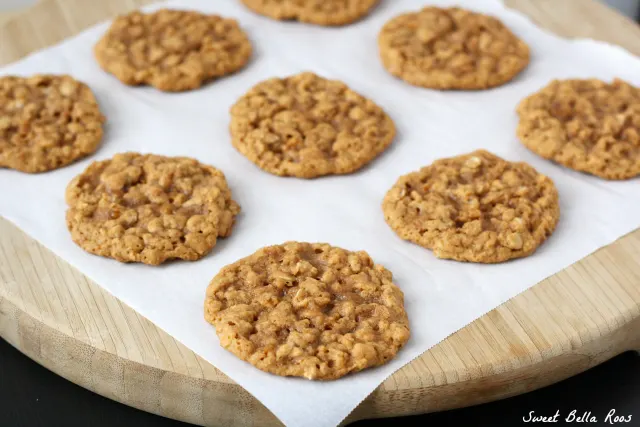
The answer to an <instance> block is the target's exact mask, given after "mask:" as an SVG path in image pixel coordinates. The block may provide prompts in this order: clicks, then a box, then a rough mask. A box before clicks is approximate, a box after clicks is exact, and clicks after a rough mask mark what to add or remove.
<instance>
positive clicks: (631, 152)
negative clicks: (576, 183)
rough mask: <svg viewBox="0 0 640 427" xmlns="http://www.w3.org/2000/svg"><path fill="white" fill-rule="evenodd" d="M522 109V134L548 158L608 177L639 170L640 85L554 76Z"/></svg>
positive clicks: (528, 144)
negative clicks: (557, 78) (637, 86)
mask: <svg viewBox="0 0 640 427" xmlns="http://www.w3.org/2000/svg"><path fill="white" fill-rule="evenodd" d="M517 111H518V115H519V116H520V123H519V125H518V137H519V138H520V140H521V141H522V143H523V144H524V145H525V146H526V147H527V148H529V149H530V150H531V151H533V152H534V153H536V154H538V155H540V156H542V157H544V158H545V159H550V160H553V161H554V162H556V163H559V164H561V165H563V166H566V167H568V168H571V169H574V170H577V171H581V172H586V173H589V174H592V175H595V176H598V177H601V178H605V179H611V180H614V179H615V180H620V179H629V178H633V177H635V176H638V175H640V89H638V88H636V87H634V86H631V85H630V84H629V83H626V82H624V81H622V80H620V79H615V80H614V81H613V82H612V83H605V82H603V81H600V80H596V79H589V80H554V81H552V82H551V83H550V84H549V85H547V86H546V87H545V88H543V89H542V90H540V91H539V92H537V93H535V94H533V95H531V96H529V97H527V98H525V99H524V100H523V101H522V102H521V103H520V105H519V106H518V110H517Z"/></svg>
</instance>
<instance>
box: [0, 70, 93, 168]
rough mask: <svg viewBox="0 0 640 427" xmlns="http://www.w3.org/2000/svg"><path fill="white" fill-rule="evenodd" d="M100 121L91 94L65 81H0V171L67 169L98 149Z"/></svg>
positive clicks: (58, 78) (10, 78)
mask: <svg viewBox="0 0 640 427" xmlns="http://www.w3.org/2000/svg"><path fill="white" fill-rule="evenodd" d="M104 121H105V118H104V116H103V115H102V113H101V112H100V109H99V107H98V103H97V101H96V98H95V96H94V95H93V93H92V92H91V89H89V87H88V86H87V85H85V84H84V83H81V82H79V81H77V80H75V79H73V78H72V77H70V76H66V75H35V76H32V77H27V78H23V77H15V76H7V77H0V167H7V168H11V169H16V170H19V171H21V172H28V173H39V172H46V171H50V170H53V169H57V168H60V167H63V166H66V165H68V164H70V163H72V162H74V161H76V160H79V159H81V158H83V157H86V156H88V155H90V154H92V153H94V152H95V151H96V150H97V149H98V146H99V145H100V142H101V140H102V134H103V130H102V126H103V123H104Z"/></svg>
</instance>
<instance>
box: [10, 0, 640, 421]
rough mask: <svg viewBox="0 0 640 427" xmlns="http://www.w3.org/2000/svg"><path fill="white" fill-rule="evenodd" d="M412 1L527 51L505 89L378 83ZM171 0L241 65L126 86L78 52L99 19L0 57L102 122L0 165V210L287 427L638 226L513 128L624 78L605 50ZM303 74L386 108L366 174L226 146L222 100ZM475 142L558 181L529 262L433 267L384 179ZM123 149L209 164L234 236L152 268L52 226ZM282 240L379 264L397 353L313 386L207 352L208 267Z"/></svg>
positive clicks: (608, 191) (634, 215) (328, 413)
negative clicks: (240, 56) (571, 85)
mask: <svg viewBox="0 0 640 427" xmlns="http://www.w3.org/2000/svg"><path fill="white" fill-rule="evenodd" d="M425 3H430V4H436V5H452V4H454V3H456V4H458V5H463V6H465V7H467V8H470V9H474V10H478V11H482V12H486V13H490V14H493V15H495V16H497V17H499V18H501V19H502V20H503V21H504V22H505V23H506V24H507V25H508V26H509V27H511V28H512V30H513V31H514V32H515V33H516V34H517V35H519V36H520V37H522V39H524V40H525V41H526V42H527V43H528V44H529V45H530V46H531V51H532V59H531V65H530V66H529V68H527V70H526V71H525V72H524V73H523V74H522V75H521V76H519V77H518V78H517V79H516V80H514V81H513V82H512V83H510V84H507V85H506V86H503V87H500V88H497V89H493V90H487V91H481V92H437V91H432V90H425V89H419V88H415V87H412V86H410V85H408V84H406V83H404V82H402V81H400V80H398V79H396V78H394V77H392V76H390V75H389V74H388V73H387V72H386V71H385V70H384V69H383V67H382V65H381V63H380V61H379V59H378V51H377V44H376V37H377V34H378V32H379V30H380V28H381V27H382V25H383V24H384V23H385V22H386V21H387V20H388V19H390V18H391V17H393V16H395V15H397V14H398V13H401V12H404V11H411V10H416V9H418V8H420V7H421V6H422V5H424V4H425ZM169 4H170V5H171V7H177V8H188V9H197V10H200V11H203V12H209V13H218V14H221V15H225V16H229V17H235V18H237V19H238V20H239V21H240V23H241V24H242V26H243V28H244V29H245V30H246V31H247V32H248V33H249V35H250V38H251V40H252V42H253V44H254V47H255V55H254V57H253V60H252V62H251V63H250V64H249V66H248V67H247V68H246V69H245V70H243V71H242V72H240V73H238V74H236V75H233V76H231V77H228V78H225V79H222V80H219V81H217V82H214V83H213V84H210V85H208V86H206V87H205V88H203V89H202V90H197V91H193V92H185V93H180V94H166V93H161V92H159V91H156V90H154V89H152V88H130V87H126V86H124V85H122V84H121V83H120V82H119V81H117V80H116V79H115V78H114V77H112V76H110V75H108V74H106V73H105V72H103V71H102V70H101V69H100V68H99V67H98V65H97V64H96V63H95V62H94V60H93V56H92V47H93V45H94V43H95V42H96V41H97V39H98V38H99V37H100V36H101V34H102V33H103V32H104V31H105V30H106V28H107V24H102V25H99V26H97V27H95V28H92V29H90V30H88V31H85V32H84V33H82V34H81V35H79V36H77V37H75V38H73V39H70V40H67V41H65V42H63V43H62V44H60V45H58V46H55V47H53V48H50V49H48V50H46V51H43V52H39V53H36V54H34V55H32V56H30V57H28V58H26V59H24V60H22V61H20V62H18V63H15V64H13V65H10V66H7V67H4V68H2V69H1V70H0V74H2V75H6V74H18V75H28V74H31V73H36V72H40V73H42V72H46V73H70V74H72V75H73V76H75V77H76V78H78V79H80V80H82V81H84V82H86V83H87V84H89V86H90V87H91V88H92V89H93V90H94V91H95V93H96V95H97V97H98V101H99V103H100V106H101V108H102V110H103V112H104V113H105V115H106V116H107V118H108V124H107V128H106V135H105V138H104V143H103V144H102V147H101V148H100V150H99V151H98V152H97V153H96V154H95V155H93V156H92V157H91V158H89V159H86V160H84V161H81V162H79V163H76V164H74V165H73V166H70V167H67V168H64V169H61V170H58V171H55V172H51V173H47V174H44V175H26V174H22V173H18V172H14V171H10V170H0V194H1V195H2V197H0V214H1V215H2V216H4V217H5V218H7V219H9V220H10V221H12V222H13V223H15V224H17V225H18V226H19V227H20V228H21V229H23V230H24V231H25V232H27V233H28V234H29V235H31V236H32V237H34V238H35V239H37V240H38V241H40V242H41V243H43V244H44V245H45V246H47V247H48V248H50V249H51V250H53V251H54V252H55V253H56V254H57V255H59V256H61V257H62V258H64V259H65V260H67V261H68V262H69V263H71V264H72V265H73V266H75V267H76V268H78V270H80V271H81V272H83V273H84V274H85V275H87V276H88V277H90V278H91V279H93V280H95V281H96V282H97V283H98V284H100V285H101V286H103V287H104V288H105V289H106V290H107V291H109V292H110V293H112V294H113V295H115V296H116V297H118V298H119V299H120V300H122V301H123V302H125V303H126V304H128V305H129V306H131V307H132V308H134V309H135V310H137V311H138V312H139V313H140V314H142V315H143V316H145V317H147V318H148V319H150V320H151V321H152V322H154V323H155V324H156V325H158V326H159V327H160V328H162V329H164V330H165V331H167V332H168V333H169V334H171V335H172V336H174V337H175V338H176V339H178V340H179V341H181V342H182V343H184V344H185V345H186V346H188V347H189V348H191V349H193V350H194V351H195V352H196V353H198V354H200V355H201V356H202V357H204V358H205V359H206V360H208V361H209V362H211V363H212V364H213V365H215V366H216V367H217V368H219V369H220V370H222V371H223V372H224V373H225V374H227V375H228V376H229V377H231V378H232V379H233V380H234V381H236V382H237V383H239V384H240V385H242V386H243V387H244V388H246V389H247V390H248V391H249V392H250V393H252V394H253V395H254V396H255V397H256V398H258V399H259V400H260V401H262V403H263V404H264V405H266V406H267V407H268V408H269V409H270V410H271V411H273V413H274V414H275V415H276V416H277V417H278V418H280V419H281V420H282V421H283V422H284V423H285V424H287V425H290V426H314V427H315V426H318V427H321V426H322V427H324V426H327V427H332V426H335V425H337V424H338V423H339V422H340V421H341V420H342V419H343V418H345V417H346V416H347V415H348V414H349V413H350V411H351V410H353V409H354V408H355V407H356V406H357V405H358V403H359V402H360V401H362V400H363V399H364V398H365V397H366V396H367V395H368V394H369V393H370V392H372V391H373V390H374V389H375V388H376V387H377V386H378V385H379V384H380V383H381V382H382V381H383V380H384V379H385V378H386V377H388V376H389V375H390V374H392V373H393V372H394V371H395V370H397V369H399V368H400V367H402V366H403V365H404V364H406V363H407V362H409V361H411V360H412V359H413V358H415V357H417V356H418V355H420V354H421V353H423V352H424V351H425V350H427V349H428V348H430V347H432V346H433V345H435V344H437V343H438V342H439V341H441V340H443V339H444V338H446V337H447V336H448V335H450V334H452V333H453V332H455V331H457V330H458V329H460V328H462V327H463V326H465V325H467V324H468V323H470V322H472V321H473V320H475V319H476V318H478V317H480V316H481V315H483V314H485V313H486V312H488V311H490V310H491V309H493V308H495V307H496V306H498V305H500V304H501V303H503V302H505V301H506V300H508V299H510V298H512V297H513V296H515V295H517V294H519V293H520V292H522V291H524V290H526V289H527V288H529V287H530V286H532V285H534V284H536V283H538V282H539V281H541V280H542V279H544V278H546V277H548V276H550V275H552V274H554V273H556V272H558V271H559V270H561V269H563V268H564V267H567V266H569V265H570V264H572V263H574V262H576V261H578V260H579V259H581V258H583V257H584V256H586V255H588V254H589V253H591V252H593V251H594V250H596V249H598V248H600V247H602V246H604V245H606V244H608V243H610V242H612V241H614V240H615V239H616V238H618V237H620V236H622V235H624V234H626V233H628V232H630V231H632V230H633V229H635V228H637V227H638V226H640V180H639V179H634V180H630V181H626V182H606V181H603V180H600V179H598V178H594V177H590V176H587V175H584V174H580V173H576V172H572V171H569V170H566V169H563V168H561V167H559V166H556V165H554V164H552V163H550V162H547V161H545V160H542V159H541V158H539V157H537V156H535V155H533V154H532V153H530V152H529V151H528V150H527V149H525V148H524V147H523V146H522V145H521V144H520V143H519V142H518V141H517V139H516V137H515V129H516V125H517V117H516V114H515V112H514V109H515V106H516V104H517V103H518V101H519V100H520V99H521V98H523V97H524V96H526V95H528V94H530V93H532V92H534V91H536V90H537V89H538V88H540V87H542V86H544V85H546V83H547V82H548V81H549V80H550V79H552V78H568V77H585V78H586V77H599V78H603V79H607V80H608V79H611V78H613V77H615V76H618V77H621V78H623V79H626V80H628V81H630V82H633V83H634V84H636V85H640V60H638V59H637V58H635V57H633V56H632V55H630V54H628V53H627V52H626V51H624V50H623V49H621V48H618V47H614V46H610V45H606V44H604V43H598V42H594V41H585V40H580V41H568V40H564V39H560V38H558V37H555V36H553V35H550V34H548V33H546V32H544V31H543V30H541V29H539V28H537V27H536V26H534V25H533V24H532V23H531V22H530V21H529V20H528V19H527V18H525V17H524V16H522V15H520V14H518V13H515V12H513V11H510V10H507V9H505V8H504V6H503V5H502V4H501V3H500V2H498V1H497V0H467V1H458V2H453V1H446V0H437V1H436V0H431V1H429V2H425V1H421V0H386V1H382V4H381V5H380V7H378V8H376V9H375V11H374V12H373V13H372V14H371V16H369V17H368V18H367V19H365V20H363V21H361V22H359V23H357V24H354V25H351V26H347V27H344V28H322V27H317V26H311V25H304V24H298V23H281V22H275V21H272V20H269V19H267V18H264V17H261V16H258V15H255V14H252V13H250V12H249V11H247V10H246V9H244V8H243V7H242V6H241V5H240V2H239V1H232V0H224V1H222V0H219V1H211V0H185V1H175V2H172V3H169ZM157 7H159V6H158V5H155V6H154V7H152V8H150V9H154V8H157ZM304 70H310V71H314V72H316V73H318V74H321V75H323V76H325V77H329V78H336V79H340V80H343V81H344V82H346V83H347V84H348V85H350V86H351V87H352V88H353V89H354V90H357V91H359V92H360V93H362V94H363V95H365V96H367V97H370V98H372V99H373V100H374V101H375V102H377V103H378V104H379V105H381V106H382V107H383V108H384V109H385V110H386V111H387V112H388V113H389V114H390V116H391V117H392V118H393V120H394V121H395V123H396V125H397V128H398V136H397V138H396V140H395V142H394V144H393V146H392V147H391V148H390V149H389V150H388V151H387V152H386V153H384V154H383V155H382V156H381V157H380V158H379V159H377V160H376V161H374V162H373V163H372V164H371V165H370V167H367V168H366V169H364V170H362V171H361V172H359V173H356V174H353V175H350V176H341V177H328V178H320V179H316V180H312V181H306V180H298V179H293V178H278V177H275V176H272V175H270V174H267V173H265V172H262V171H261V170H260V169H258V168H257V167H255V166H254V165H253V164H252V163H250V162H249V161H248V160H246V159H245V158H244V157H243V156H242V155H240V154H239V153H238V152H236V151H235V150H234V148H233V147H232V146H231V144H230V138H229V132H228V123H229V113H228V111H229V107H230V106H231V105H232V104H233V103H234V101H235V100H236V99H237V98H238V97H239V96H240V95H242V94H243V93H244V92H245V91H246V90H248V89H249V88H250V87H251V86H252V85H254V84H255V83H257V82H259V81H261V80H263V79H266V78H270V77H273V76H286V75H290V74H294V73H297V72H300V71H304ZM478 148H485V149H488V150H490V151H493V152H494V153H496V154H498V155H500V156H503V157H504V158H506V159H510V160H522V161H526V162H529V163H530V164H532V165H533V166H534V167H535V168H537V169H538V170H539V171H540V172H542V173H544V174H547V175H548V176H550V177H551V178H552V179H553V180H554V181H555V183H556V185H557V187H558V190H559V192H560V198H561V209H562V216H561V220H560V223H559V226H558V228H557V230H556V232H555V233H554V234H553V236H552V237H551V238H550V239H549V240H548V241H547V242H546V243H545V244H544V245H543V246H542V247H541V248H540V250H539V251H538V252H537V253H536V254H535V255H533V256H531V257H529V258H526V259H522V260H518V261H514V262H509V263H505V264H499V265H474V264H463V263H457V262H453V261H443V260H438V259H436V258H435V257H434V256H433V255H432V253H431V252H429V251H427V250H425V249H422V248H420V247H418V246H416V245H413V244H411V243H409V242H405V241H402V240H400V239H399V238H398V237H397V236H396V235H395V234H394V232H393V231H392V230H391V229H390V228H389V227H388V226H387V225H386V224H385V221H384V218H383V214H382V211H381V207H380V204H381V201H382V198H383V196H384V194H385V192H386V191H387V190H388V189H389V187H390V186H391V185H393V184H394V182H395V181H396V179H397V178H398V177H399V176H400V175H402V174H405V173H408V172H410V171H413V170H416V169H418V168H419V167H421V166H424V165H427V164H429V163H430V162H432V161H433V160H435V159H437V158H441V157H447V156H452V155H456V154H461V153H466V152H469V151H472V150H474V149H478ZM122 151H140V152H153V153H157V154H164V155H186V156H192V157H195V158H197V159H199V160H200V161H202V162H205V163H209V164H212V165H214V166H216V167H218V168H220V169H221V170H222V171H223V172H224V173H225V174H226V176H227V179H228V181H229V184H230V186H231V189H232V191H233V196H234V198H235V200H237V201H238V202H239V203H240V205H241V206H242V214H241V215H240V216H239V217H238V221H237V224H236V226H235V228H234V230H233V235H232V236H231V237H230V238H228V239H226V240H221V241H220V242H219V244H218V246H217V247H216V248H215V249H214V251H213V253H212V254H210V255H209V256H207V257H206V258H204V259H203V260H201V261H199V262H193V263H189V262H175V263H171V264H169V265H166V266H162V267H149V266H143V265H133V264H132V265H125V264H120V263H118V262H116V261H113V260H110V259H105V258H101V257H97V256H92V255H89V254H87V253H86V252H84V251H83V250H82V249H80V248H79V247H77V246H76V245H75V244H74V243H73V242H72V241H71V239H70V237H69V233H68V231H67V229H66V226H65V221H64V215H65V210H66V205H65V202H64V190H65V187H66V184H67V183H68V182H69V180H71V178H72V177H74V176H75V175H76V174H78V173H80V172H81V171H82V170H84V168H86V167H87V165H88V164H89V163H90V162H91V161H93V160H100V159H105V158H109V157H111V156H112V155H113V154H115V153H117V152H122ZM286 240H301V241H311V242H315V241H321V242H329V243H331V244H333V245H337V246H341V247H344V248H346V249H350V250H366V251H368V252H369V253H370V255H371V256H372V258H373V259H374V260H375V261H376V262H377V263H381V264H383V265H385V266H386V267H387V268H389V269H390V270H391V271H392V272H393V274H394V277H395V282H396V283H397V284H398V285H399V286H400V287H401V288H402V290H403V291H404V293H405V296H406V308H407V311H408V313H409V318H410V322H411V332H412V336H411V339H410V341H409V342H408V344H407V345H406V347H405V348H404V349H403V350H402V351H401V352H400V353H399V355H398V357H397V358H396V359H394V360H393V361H392V362H391V363H389V364H388V365H386V366H383V367H381V368H377V369H371V370H368V371H364V372H362V373H358V374H356V375H352V376H348V377H347V378H344V379H341V380H338V381H334V382H322V383H321V382H311V381H307V380H302V379H286V378H280V377H276V376H273V375H269V374H266V373H263V372H261V371H259V370H257V369H256V368H254V367H252V366H251V365H249V364H247V363H245V362H242V361H240V360H238V359H236V358H235V356H233V355H231V354H230V353H228V352H227V351H226V350H224V349H222V348H221V347H220V346H219V344H218V338H217V337H216V335H215V331H214V329H213V327H212V326H210V325H208V324H207V323H206V322H205V321H204V319H203V300H204V294H205V288H206V286H207V284H208V283H209V281H210V279H211V278H212V277H213V276H214V275H215V274H216V273H217V272H218V270H219V269H220V268H221V267H222V266H224V265H226V264H229V263H231V262H233V261H235V260H237V259H239V258H241V257H244V256H247V255H249V254H251V253H253V252H254V251H255V250H257V249H258V248H260V247H262V246H265V245H270V244H278V243H282V242H284V241H286Z"/></svg>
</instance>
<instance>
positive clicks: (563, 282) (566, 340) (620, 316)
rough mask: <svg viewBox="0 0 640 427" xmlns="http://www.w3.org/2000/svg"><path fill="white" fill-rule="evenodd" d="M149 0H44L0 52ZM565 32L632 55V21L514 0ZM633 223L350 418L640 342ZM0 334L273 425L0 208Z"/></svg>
mask: <svg viewBox="0 0 640 427" xmlns="http://www.w3.org/2000/svg"><path fill="white" fill-rule="evenodd" d="M145 3H150V1H145V0H110V1H94V2H90V3H89V2H87V1H86V0H42V1H41V3H39V4H37V5H36V6H34V7H33V8H31V9H30V10H29V11H28V13H25V14H22V15H19V16H17V17H13V18H11V19H9V20H8V21H7V22H6V23H5V24H4V25H1V26H0V63H8V62H12V61H14V60H16V59H19V58H21V57H22V56H24V55H26V54H28V53H29V52H32V51H34V50H38V49H41V48H43V47H46V46H49V45H52V44H55V43H57V42H58V41H60V40H62V39H64V38H65V37H68V36H70V35H72V34H75V33H77V32H79V31H80V30H82V29H84V28H86V27H89V26H91V25H93V24H95V23H97V22H100V21H102V20H104V19H106V18H108V17H111V16H114V15H115V14H117V13H121V12H124V11H127V10H130V9H132V8H135V7H137V6H139V5H142V4H145ZM506 3H507V4H508V5H509V6H511V7H514V8H517V9H519V10H521V11H523V12H525V13H526V14H528V15H529V16H530V17H531V18H532V19H533V20H534V21H535V22H537V23H538V24H539V25H541V26H543V27H546V28H548V29H549V30H551V31H554V32H556V33H558V34H560V35H562V36H567V37H572V36H574V37H592V38H595V39H600V40H604V41H608V42H612V43H617V44H619V45H621V46H623V47H625V48H626V49H628V50H629V51H631V52H633V53H636V54H640V28H638V26H637V25H635V24H634V23H633V22H632V21H630V20H629V19H627V18H625V17H623V16H621V15H618V14H617V13H615V12H613V11H612V10H610V9H608V8H607V7H605V6H603V5H601V4H599V3H596V2H595V1H592V0H562V1H558V0H509V1H507V2H506ZM639 314H640V231H636V232H634V233H631V234H630V235H628V236H625V237H624V238H622V239H620V240H619V241H617V242H616V243H614V244H612V245H610V246H609V247H607V248H603V249H601V250H600V251H598V252H596V253H595V254H592V255H591V256H589V257H587V258H585V259H584V260H582V261H580V262H578V263H576V264H575V265H573V266H571V267H570V268H568V269H566V270H564V271H562V272H560V273H558V274H556V275H555V276H553V277H550V278H549V279H547V280H545V281H543V282H541V283H540V284H538V285H536V286H535V287H533V288H531V289H530V290H528V291H527V292H525V293H523V294H521V295H519V296H517V297H516V298H514V299H512V300H510V301H508V302H507V303H505V304H503V305H502V306H500V307H498V308H496V309H495V310H493V311H491V312H490V313H488V314H487V315H485V316H483V317H482V318H480V319H478V320H477V321H475V322H473V323H472V324H470V325H468V326H467V327H465V328H464V329H462V330H460V331H459V332H457V333H455V334H453V335H452V336H450V337H449V338H447V339H446V340H444V341H443V342H441V343H440V344H438V345H437V346H435V347H434V348H432V349H431V350H429V351H428V352H426V353H424V354H423V355H422V356H420V357H419V358H417V359H416V360H414V361H413V362H412V363H410V364H408V365H407V366H405V367H404V368H402V369H401V370H399V371H398V372H396V373H395V374H394V375H392V376H391V377H390V378H388V379H387V380H386V381H385V382H384V383H383V384H382V385H381V386H380V387H379V388H378V389H377V390H376V391H375V392H374V393H372V394H371V395H370V396H369V397H368V398H367V399H366V400H365V401H364V402H363V403H362V404H361V405H360V406H359V407H358V408H357V409H356V410H355V411H354V412H353V413H352V414H351V415H350V416H349V418H348V420H347V421H346V422H349V421H354V420H357V419H363V418H374V417H388V416H396V415H409V414H417V413H425V412H433V411H441V410H445V409H451V408H457V407H461V406H468V405H474V404H478V403H482V402H487V401H491V400H495V399H501V398H505V397H508V396H512V395H515V394H519V393H524V392H527V391H531V390H534V389H536V388H539V387H543V386H545V385H548V384H551V383H554V382H556V381H559V380H562V379H564V378H567V377H569V376H571V375H574V374H577V373H579V372H582V371H584V370H586V369H588V368H590V367H592V366H594V365H597V364H599V363H601V362H603V361H605V360H607V359H609V358H611V357H613V356H615V355H617V354H619V353H621V352H623V351H626V350H632V349H640V316H639ZM0 336H2V337H3V338H4V339H6V340H7V341H8V342H10V343H11V344H12V345H14V346H15V347H16V348H18V349H19V350H20V351H22V352H23V353H25V354H26V355H27V356H29V357H31V358H32V359H34V360H35V361H37V362H38V363H40V364H42V365H44V366H45V367H47V368H49V369H50V370H52V371H54V372H56V373H58V374H59V375H62V376H63V377H65V378H67V379H69V380H70V381H73V382H74V383H76V384H79V385H81V386H83V387H85V388H87V389H89V390H92V391H94V392H96V393H99V394H101V395H103V396H106V397H109V398H111V399H114V400H117V401H120V402H123V403H125V404H128V405H131V406H134V407H136V408H139V409H142V410H145V411H149V412H152V413H156V414H160V415H163V416H166V417H170V418H175V419H178V420H182V421H187V422H191V423H194V424H200V425H225V426H249V425H260V426H272V425H281V424H280V422H279V421H278V420H277V419H276V418H275V417H274V416H273V414H271V412H269V411H268V410H267V409H266V408H265V407H264V406H263V405H262V404H260V403H259V402H258V401H256V400H255V399H254V398H253V397H252V396H251V395H250V394H249V393H247V392H246V391H245V390H244V389H242V388H241V387H239V386H238V385H236V384H235V383H234V382H233V381H231V380H230V379H229V378H227V377H226V376H225V375H224V374H222V373H221V372H220V371H218V370H217V369H215V368H214V367H213V366H211V365H210V364H209V363H207V362H205V361H204V360H202V359H201V358H200V357H198V356H196V355H195V354H194V353H193V352H192V351H191V350H189V349H187V348H186V347H184V346H183V345H182V344H180V343H179V342H177V341H176V340H174V339H173V338H171V337H170V336H169V335H167V334H166V333H164V332H163V331H161V330H160V329H158V328H156V327H155V326H154V325H153V324H152V323H151V322H149V321H148V320H147V319H145V318H143V317H142V316H140V315H138V314H137V313H136V312H135V311H133V310H131V309H130V308H129V307H127V306H126V305H124V304H122V303H121V302H120V301H119V300H117V299H116V298H114V297H112V296H111V295H110V294H108V293H106V292H105V291H103V290H102V288H100V287H99V286H98V285H96V284H95V283H92V282H91V281H89V280H88V279H87V278H85V277H84V276H82V275H81V274H80V273H78V271H77V270H75V269H73V268H72V267H70V266H69V265H68V264H67V263H66V262H64V261H62V260H61V259H59V258H58V257H56V256H55V255H53V254H52V253H51V252H50V251H49V250H47V249H46V248H44V247H43V246H41V245H40V244H38V243H37V242H35V241H34V240H33V239H31V238H29V237H28V236H27V235H25V234H24V233H23V232H22V231H20V230H18V229H17V228H16V227H14V226H13V225H12V224H10V223H9V222H8V221H6V220H4V219H1V218H0Z"/></svg>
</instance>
